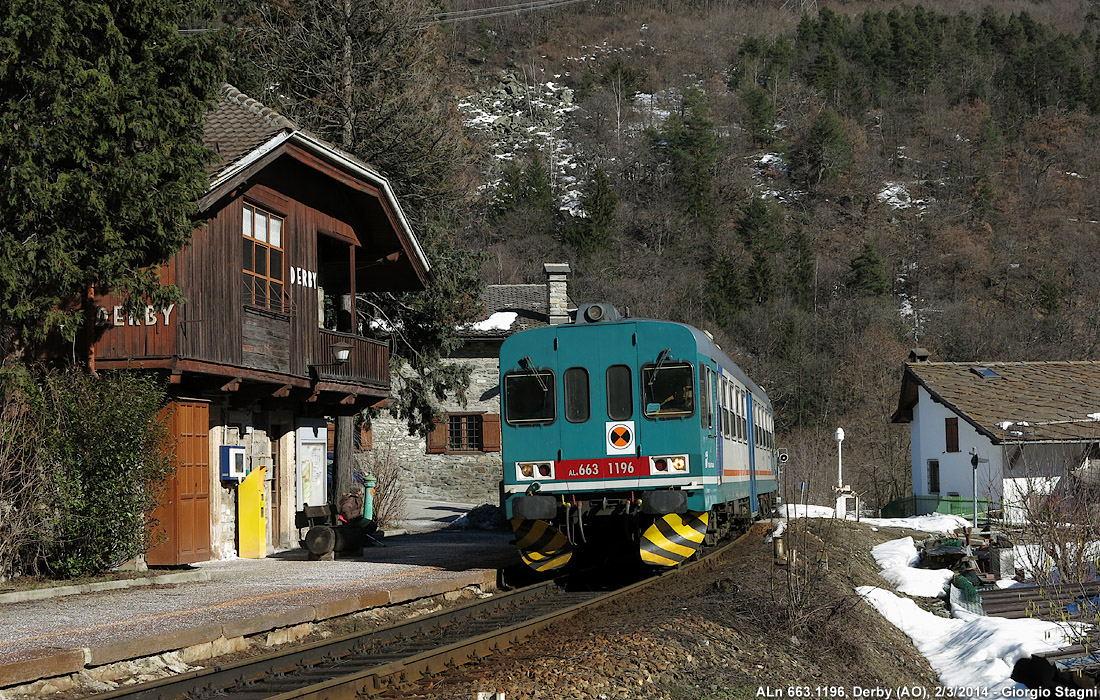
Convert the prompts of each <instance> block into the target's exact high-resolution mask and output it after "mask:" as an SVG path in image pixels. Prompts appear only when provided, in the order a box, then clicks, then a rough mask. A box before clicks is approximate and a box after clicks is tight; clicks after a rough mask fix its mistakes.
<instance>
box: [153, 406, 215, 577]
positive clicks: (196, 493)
mask: <svg viewBox="0 0 1100 700" xmlns="http://www.w3.org/2000/svg"><path fill="white" fill-rule="evenodd" d="M165 410H166V412H167V416H168V430H169V432H170V434H171V435H172V437H173V438H174V439H175V442H176V472H175V474H173V475H172V476H171V477H169V479H168V481H167V482H166V483H165V489H164V495H163V496H162V497H161V503H160V505H159V506H158V507H157V509H156V510H155V511H154V513H153V517H155V518H156V519H157V520H158V521H159V522H160V526H161V528H162V529H163V531H164V534H165V535H166V539H165V540H163V541H162V542H160V543H159V544H157V545H156V546H154V547H152V548H150V549H149V551H148V552H146V554H145V560H146V562H147V563H149V564H151V565H153V566H172V565H177V564H192V563H194V562H198V561H207V560H209V559H210V439H209V429H210V408H209V405H208V404H206V403H204V402H201V401H173V402H172V403H171V404H169V405H168V407H167V408H166V409H165Z"/></svg>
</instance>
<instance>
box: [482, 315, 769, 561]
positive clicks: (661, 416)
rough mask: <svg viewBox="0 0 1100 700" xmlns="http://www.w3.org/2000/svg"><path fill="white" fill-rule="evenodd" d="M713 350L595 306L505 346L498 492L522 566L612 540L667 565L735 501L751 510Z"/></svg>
mask: <svg viewBox="0 0 1100 700" xmlns="http://www.w3.org/2000/svg"><path fill="white" fill-rule="evenodd" d="M715 354H718V355H721V353H720V351H717V348H716V346H713V343H712V342H710V341H709V340H708V339H707V338H706V336H705V335H704V334H703V333H701V332H700V331H698V330H696V329H693V328H691V327H689V326H685V325H682V324H677V323H669V322H665V321H655V320H649V319H625V320H624V319H621V318H619V317H618V315H617V313H616V312H615V310H614V307H611V306H610V305H606V304H590V305H583V306H582V307H581V309H580V310H579V311H578V319H577V322H576V323H572V324H566V325H559V326H550V327H546V328H539V329H534V330H529V331H524V332H522V333H517V334H516V335H514V336H511V337H510V338H508V339H507V340H506V341H505V342H504V344H503V345H502V347H501V354H500V357H501V362H500V370H501V399H502V409H503V410H502V421H501V437H502V458H503V464H504V479H503V494H502V497H503V506H504V509H505V513H506V515H507V517H508V518H509V520H510V521H511V523H512V526H513V528H514V529H515V532H516V541H517V546H518V547H519V549H520V550H521V553H522V555H523V558H524V561H525V562H526V563H527V564H528V565H530V566H531V567H532V568H534V569H536V570H540V571H547V570H552V569H556V568H559V567H562V566H564V565H565V564H567V563H568V562H569V561H570V560H571V559H572V558H573V556H574V553H575V552H577V551H578V548H582V549H583V548H587V549H588V550H589V551H590V552H593V551H594V552H596V553H597V555H599V554H600V553H602V552H604V551H605V548H609V547H621V542H622V540H624V539H625V540H627V541H629V542H631V543H632V545H633V546H635V547H636V551H637V552H638V553H639V556H640V557H641V560H642V561H644V562H646V563H648V564H652V565H656V566H675V565H676V564H678V563H680V562H682V561H684V560H686V559H688V558H690V557H691V556H693V555H694V554H695V553H696V552H697V551H698V550H699V548H700V547H701V546H702V544H703V543H704V540H706V539H707V538H708V537H709V538H713V537H715V536H716V535H718V534H721V532H722V531H723V530H724V529H726V528H728V527H729V524H730V522H731V521H732V520H733V518H734V517H735V516H736V515H737V511H736V510H735V506H736V504H738V503H740V504H741V505H740V511H741V515H743V516H751V512H752V511H753V510H754V509H755V508H756V505H757V504H756V497H755V492H754V491H753V488H754V485H755V480H756V479H755V476H756V475H755V472H753V471H750V470H751V467H748V466H747V465H748V464H749V461H750V460H752V459H753V457H752V455H753V454H754V453H755V452H757V450H754V449H752V448H751V447H746V449H743V450H740V451H737V450H734V449H733V448H732V444H733V441H731V442H730V445H731V446H730V447H727V448H726V449H725V452H726V453H727V454H726V458H723V442H724V441H725V440H724V437H723V434H722V433H723V430H722V428H721V425H722V421H723V420H725V421H726V424H727V425H729V418H724V416H725V415H726V414H725V413H724V412H725V411H726V410H727V408H728V407H727V406H726V405H725V404H724V403H723V401H724V400H725V399H723V396H724V394H723V393H722V389H723V385H722V383H721V379H720V378H721V377H722V376H723V368H722V364H729V365H731V366H732V363H731V362H729V361H728V358H725V356H724V355H721V358H725V362H724V363H723V362H722V361H721V358H716V357H714V355H715ZM724 371H725V372H726V375H727V376H730V373H731V372H732V370H731V369H730V368H729V367H727V368H725V370H724ZM737 371H738V372H739V370H737ZM746 381H747V378H746ZM742 384H743V382H742ZM749 384H751V382H749ZM751 386H752V388H753V389H755V390H756V392H757V393H758V394H760V395H762V392H760V391H759V389H756V388H755V385H751ZM730 388H731V389H732V384H731V387H730ZM745 396H746V401H745V403H746V413H747V411H748V406H749V404H750V403H751V398H750V397H751V393H750V391H748V390H747V391H746V393H745ZM729 398H730V399H732V391H731V392H730V395H729ZM765 401H766V399H765ZM768 411H769V413H770V406H769V407H768ZM733 415H734V414H733V411H732V410H730V411H729V416H730V417H732V416H733ZM748 415H751V413H749V414H748ZM745 432H746V438H747V437H748V435H747V433H749V432H751V428H749V429H746V431H745ZM738 455H740V456H738ZM760 460H761V461H762V462H763V461H766V458H764V457H761V458H760ZM742 461H743V462H744V464H742V463H741V462H742ZM616 540H617V541H618V542H619V543H620V544H613V543H614V542H615V541H616Z"/></svg>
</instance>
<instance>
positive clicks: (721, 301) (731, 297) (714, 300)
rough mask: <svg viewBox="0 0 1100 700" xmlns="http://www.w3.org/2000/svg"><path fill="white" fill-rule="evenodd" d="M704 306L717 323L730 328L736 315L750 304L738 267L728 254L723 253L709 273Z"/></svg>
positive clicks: (708, 314)
mask: <svg viewBox="0 0 1100 700" xmlns="http://www.w3.org/2000/svg"><path fill="white" fill-rule="evenodd" d="M704 306H705V308H706V311H707V316H709V317H710V318H711V319H712V320H713V321H714V322H715V323H717V324H718V325H720V326H722V327H726V328H728V327H729V326H730V324H731V322H732V320H733V317H734V316H736V315H737V314H738V313H740V312H741V311H744V310H745V308H746V307H747V306H748V297H747V294H746V292H745V285H744V283H743V282H742V281H741V275H740V273H739V272H738V271H737V267H736V266H735V265H734V264H733V261H732V260H731V259H730V257H729V256H728V255H723V256H721V257H719V258H718V260H717V262H715V264H714V267H712V268H711V270H710V272H709V273H707V280H706V298H705V301H704Z"/></svg>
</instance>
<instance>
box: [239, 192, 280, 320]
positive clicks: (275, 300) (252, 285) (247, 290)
mask: <svg viewBox="0 0 1100 700" xmlns="http://www.w3.org/2000/svg"><path fill="white" fill-rule="evenodd" d="M241 233H242V237H241V244H242V249H243V250H242V256H243V260H242V267H243V275H244V287H243V298H244V303H246V304H248V305H250V306H258V307H260V308H262V309H269V310H271V311H278V312H280V313H285V312H286V311H287V303H286V302H287V296H286V294H284V287H283V218H282V217H281V216H277V215H275V214H272V213H271V212H268V211H264V210H263V209H260V208H259V207H256V206H253V205H251V204H245V205H244V218H243V223H242V229H241Z"/></svg>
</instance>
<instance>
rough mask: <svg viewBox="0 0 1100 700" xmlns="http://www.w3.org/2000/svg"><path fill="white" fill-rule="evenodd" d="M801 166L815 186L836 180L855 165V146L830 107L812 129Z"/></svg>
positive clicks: (804, 148) (822, 113)
mask: <svg viewBox="0 0 1100 700" xmlns="http://www.w3.org/2000/svg"><path fill="white" fill-rule="evenodd" d="M802 165H803V168H804V170H805V171H806V178H807V180H808V182H809V184H811V185H813V186H817V185H820V184H822V183H824V182H831V181H833V180H835V179H837V178H838V177H839V176H840V175H841V174H842V173H844V172H846V171H847V170H848V168H850V167H851V165H852V144H851V141H850V140H849V139H848V132H847V131H846V130H845V128H844V122H843V120H841V118H840V117H839V116H837V113H836V112H834V111H833V110H831V109H829V108H828V107H826V108H825V109H823V110H821V113H820V114H818V116H817V119H815V120H814V123H813V126H812V127H811V128H810V133H809V135H808V137H807V139H806V143H805V144H804V147H803V152H802Z"/></svg>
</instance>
